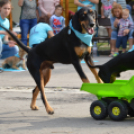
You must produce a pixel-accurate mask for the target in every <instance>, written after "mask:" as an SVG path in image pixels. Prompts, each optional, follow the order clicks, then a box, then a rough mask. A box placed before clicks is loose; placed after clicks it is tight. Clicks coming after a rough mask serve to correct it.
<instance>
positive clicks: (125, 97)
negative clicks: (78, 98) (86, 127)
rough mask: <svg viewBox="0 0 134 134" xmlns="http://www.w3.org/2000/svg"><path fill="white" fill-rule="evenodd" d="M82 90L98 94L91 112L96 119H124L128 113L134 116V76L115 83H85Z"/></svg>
mask: <svg viewBox="0 0 134 134" xmlns="http://www.w3.org/2000/svg"><path fill="white" fill-rule="evenodd" d="M81 90H84V91H87V92H89V93H91V94H94V95H96V96H97V98H98V100H96V101H94V102H92V104H91V106H90V114H91V116H92V117H93V118H94V119H96V120H102V119H105V118H106V117H107V116H108V115H109V117H110V118H111V119H112V120H116V121H119V120H123V119H125V118H126V117H127V115H129V116H131V117H134V76H133V77H131V79H130V80H116V81H115V82H114V83H97V84H96V83H83V84H82V87H81Z"/></svg>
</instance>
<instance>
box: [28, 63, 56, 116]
mask: <svg viewBox="0 0 134 134" xmlns="http://www.w3.org/2000/svg"><path fill="white" fill-rule="evenodd" d="M36 63H37V62H36ZM40 65H41V64H38V68H37V64H36V65H34V64H31V63H28V62H27V67H28V70H29V72H30V73H31V75H32V76H33V78H34V80H35V82H36V84H37V86H38V89H39V90H40V91H41V98H42V101H43V103H44V105H45V107H46V111H47V113H48V114H53V113H54V111H53V109H52V108H51V106H50V105H49V103H48V101H47V98H46V96H45V92H44V85H46V83H47V82H48V80H49V78H50V75H49V74H50V71H51V70H50V69H49V68H48V67H46V68H45V66H43V67H44V68H42V67H41V68H40ZM44 75H45V79H44ZM36 91H37V89H36ZM36 95H38V91H37V92H36V93H35V94H34V96H33V99H36V98H37V97H36Z"/></svg>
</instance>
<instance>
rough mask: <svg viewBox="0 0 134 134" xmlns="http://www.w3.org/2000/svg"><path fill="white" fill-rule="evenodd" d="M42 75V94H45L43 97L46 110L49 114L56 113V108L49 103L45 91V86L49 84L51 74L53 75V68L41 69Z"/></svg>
mask: <svg viewBox="0 0 134 134" xmlns="http://www.w3.org/2000/svg"><path fill="white" fill-rule="evenodd" d="M40 76H41V90H42V95H43V98H44V101H45V107H46V111H47V113H48V114H54V110H53V109H52V108H51V106H50V105H49V103H48V101H47V98H46V95H45V92H44V87H45V85H46V84H47V82H48V81H49V79H50V76H51V70H50V69H49V68H46V69H44V70H41V69H40Z"/></svg>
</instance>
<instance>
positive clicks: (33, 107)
mask: <svg viewBox="0 0 134 134" xmlns="http://www.w3.org/2000/svg"><path fill="white" fill-rule="evenodd" d="M31 109H32V110H39V107H38V106H31Z"/></svg>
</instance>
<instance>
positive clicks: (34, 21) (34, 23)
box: [29, 19, 37, 31]
mask: <svg viewBox="0 0 134 134" xmlns="http://www.w3.org/2000/svg"><path fill="white" fill-rule="evenodd" d="M29 21H30V24H29V31H30V29H31V28H32V27H34V26H35V25H36V24H37V19H30V20H29Z"/></svg>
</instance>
